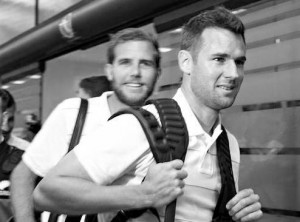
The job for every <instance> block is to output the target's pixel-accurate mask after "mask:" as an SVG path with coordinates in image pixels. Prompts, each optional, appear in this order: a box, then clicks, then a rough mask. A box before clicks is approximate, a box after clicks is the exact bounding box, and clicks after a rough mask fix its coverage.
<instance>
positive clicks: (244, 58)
mask: <svg viewBox="0 0 300 222" xmlns="http://www.w3.org/2000/svg"><path fill="white" fill-rule="evenodd" d="M236 60H240V61H244V62H246V61H247V58H246V56H241V57H238V58H237V59H236Z"/></svg>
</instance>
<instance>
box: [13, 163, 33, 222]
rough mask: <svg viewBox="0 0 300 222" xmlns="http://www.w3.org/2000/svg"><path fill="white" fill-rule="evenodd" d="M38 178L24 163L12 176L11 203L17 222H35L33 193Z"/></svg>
mask: <svg viewBox="0 0 300 222" xmlns="http://www.w3.org/2000/svg"><path fill="white" fill-rule="evenodd" d="M36 178H37V176H36V175H35V174H34V173H33V172H32V171H31V170H30V169H29V168H28V167H27V166H26V165H25V164H24V163H23V161H21V162H20V164H19V165H18V166H17V167H16V168H15V170H14V171H13V173H12V175H11V187H10V190H11V201H12V206H13V210H14V215H15V221H16V222H23V221H24V218H26V221H27V222H34V221H35V220H34V210H33V199H32V192H33V189H34V186H35V179H36Z"/></svg>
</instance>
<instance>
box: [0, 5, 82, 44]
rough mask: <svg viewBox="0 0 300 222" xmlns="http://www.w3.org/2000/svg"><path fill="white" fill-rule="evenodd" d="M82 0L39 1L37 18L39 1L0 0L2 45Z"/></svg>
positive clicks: (0, 41) (0, 35) (0, 42)
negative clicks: (37, 9) (37, 10)
mask: <svg viewBox="0 0 300 222" xmlns="http://www.w3.org/2000/svg"><path fill="white" fill-rule="evenodd" d="M79 1H80V0H39V1H38V8H39V14H38V17H39V18H36V17H35V11H36V2H37V0H0V45H1V44H3V43H5V42H7V41H8V40H10V39H12V38H14V37H16V36H17V35H19V34H21V33H23V32H25V31H26V30H29V29H30V28H33V27H34V26H35V24H36V22H37V21H39V22H43V21H45V20H46V19H48V18H50V17H52V16H54V15H56V14H57V13H59V12H61V11H63V10H64V9H66V8H68V7H70V6H72V5H74V4H76V3H78V2H79Z"/></svg>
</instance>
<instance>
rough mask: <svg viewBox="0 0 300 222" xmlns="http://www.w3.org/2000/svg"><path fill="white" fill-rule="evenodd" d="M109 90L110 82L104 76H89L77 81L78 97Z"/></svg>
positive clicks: (96, 94)
mask: <svg viewBox="0 0 300 222" xmlns="http://www.w3.org/2000/svg"><path fill="white" fill-rule="evenodd" d="M106 91H111V86H110V82H109V80H108V79H107V77H106V76H91V77H87V78H84V79H82V80H81V81H80V82H79V88H78V90H77V91H76V94H77V96H78V97H80V98H83V99H88V98H92V97H97V96H101V95H102V93H103V92H106Z"/></svg>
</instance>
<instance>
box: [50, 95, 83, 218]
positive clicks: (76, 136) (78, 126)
mask: <svg viewBox="0 0 300 222" xmlns="http://www.w3.org/2000/svg"><path fill="white" fill-rule="evenodd" d="M87 110H88V100H86V99H81V102H80V107H79V111H78V114H77V119H76V122H75V125H74V129H73V133H72V137H71V140H70V144H69V148H68V152H70V151H71V150H72V149H73V148H74V147H75V146H76V145H77V144H78V143H79V141H80V137H81V133H82V129H83V126H84V122H85V117H86V114H87ZM68 152H67V153H68ZM59 216H60V215H59V214H56V213H50V216H49V219H48V222H57V221H58V217H59ZM70 218H72V219H71V220H75V221H78V222H79V221H80V219H81V216H68V219H66V220H70Z"/></svg>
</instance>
